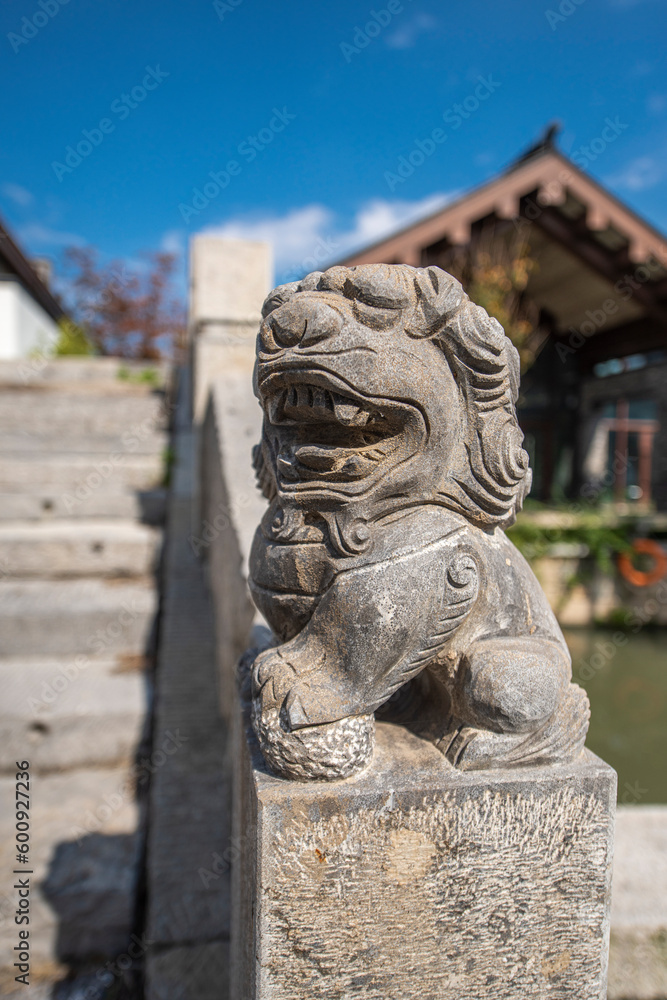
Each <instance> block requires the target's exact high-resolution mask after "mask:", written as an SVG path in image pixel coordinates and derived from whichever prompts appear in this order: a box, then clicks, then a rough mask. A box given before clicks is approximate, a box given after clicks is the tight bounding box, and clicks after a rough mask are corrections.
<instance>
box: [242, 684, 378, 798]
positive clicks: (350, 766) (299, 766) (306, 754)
mask: <svg viewBox="0 0 667 1000" xmlns="http://www.w3.org/2000/svg"><path fill="white" fill-rule="evenodd" d="M252 724H253V729H254V730H255V734H256V736H257V739H258V741H259V745H260V748H261V751H262V754H263V755H264V759H265V760H266V762H267V764H269V766H270V767H271V769H272V770H273V771H275V773H276V774H279V775H280V776H281V777H283V778H290V779H292V780H293V781H313V780H315V781H336V780H337V779H339V778H349V777H350V776H351V775H352V774H356V773H357V772H358V771H361V770H363V768H365V767H366V766H367V765H368V764H369V763H370V760H371V758H372V756H373V748H374V746H375V717H374V716H373V715H356V716H348V717H347V718H345V719H339V720H338V721H337V722H329V723H326V724H325V725H322V726H307V727H304V728H302V729H296V730H291V729H290V728H289V724H288V722H287V717H286V715H285V712H284V711H280V710H279V709H278V708H276V707H273V708H269V709H264V710H263V711H262V709H261V706H260V704H259V701H258V699H254V700H253V712H252Z"/></svg>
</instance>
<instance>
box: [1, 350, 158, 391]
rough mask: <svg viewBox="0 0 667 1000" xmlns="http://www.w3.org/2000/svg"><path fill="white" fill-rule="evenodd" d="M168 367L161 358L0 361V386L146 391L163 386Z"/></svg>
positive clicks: (72, 358) (38, 358)
mask: <svg viewBox="0 0 667 1000" xmlns="http://www.w3.org/2000/svg"><path fill="white" fill-rule="evenodd" d="M169 377H170V366H169V365H168V364H167V363H166V362H162V361H128V360H125V359H124V358H86V357H79V358H76V357H69V358H67V357H63V358H51V359H49V358H45V357H36V358H22V359H20V360H16V361H0V387H3V388H6V387H15V388H19V389H21V388H25V387H32V388H36V389H40V388H42V389H49V388H54V387H56V388H57V387H59V386H61V385H67V386H68V387H69V388H71V389H72V390H73V391H82V392H89V391H91V388H90V387H91V385H94V390H93V391H96V392H99V390H100V388H103V389H104V391H105V392H106V391H109V390H111V391H118V392H130V391H132V390H143V391H146V392H148V391H150V390H151V389H153V388H155V387H156V386H164V385H165V384H167V382H168V380H169Z"/></svg>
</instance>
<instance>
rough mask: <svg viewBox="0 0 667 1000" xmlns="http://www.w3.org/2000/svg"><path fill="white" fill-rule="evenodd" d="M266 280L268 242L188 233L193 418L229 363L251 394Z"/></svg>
mask: <svg viewBox="0 0 667 1000" xmlns="http://www.w3.org/2000/svg"><path fill="white" fill-rule="evenodd" d="M271 281H272V254H271V247H270V246H269V244H268V243H257V242H254V241H251V240H230V239H221V238H220V237H218V236H205V235H199V236H195V237H193V239H192V242H191V244H190V316H189V323H188V325H189V329H190V340H191V347H192V366H193V373H194V386H193V407H194V417H195V422H196V423H199V422H200V421H201V420H202V418H203V416H204V411H205V408H206V400H207V398H208V392H209V389H210V387H211V385H212V383H213V382H214V381H215V380H216V379H218V378H220V377H221V376H224V375H225V374H227V373H228V372H229V370H230V367H231V368H236V369H239V370H240V371H241V372H242V373H243V378H244V385H245V387H246V391H247V393H248V395H249V396H252V389H251V378H252V368H253V364H254V361H255V337H256V336H257V328H258V326H259V324H260V322H261V313H262V302H263V301H264V298H265V296H266V295H267V293H268V292H269V290H270V288H271ZM253 443H255V442H253Z"/></svg>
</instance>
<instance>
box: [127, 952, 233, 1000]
mask: <svg viewBox="0 0 667 1000" xmlns="http://www.w3.org/2000/svg"><path fill="white" fill-rule="evenodd" d="M228 952H229V944H228V943H227V942H226V941H213V942H211V943H210V944H199V945H192V946H190V947H184V948H171V949H169V951H164V952H158V953H157V954H155V955H149V957H148V960H147V962H146V983H147V986H146V1000H224V998H225V997H226V996H227V990H228V979H229V975H228V972H229V954H228Z"/></svg>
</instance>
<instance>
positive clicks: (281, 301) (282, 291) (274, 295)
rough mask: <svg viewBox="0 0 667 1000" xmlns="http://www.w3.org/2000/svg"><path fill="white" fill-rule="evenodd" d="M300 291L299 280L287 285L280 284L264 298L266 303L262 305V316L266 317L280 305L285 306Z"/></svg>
mask: <svg viewBox="0 0 667 1000" xmlns="http://www.w3.org/2000/svg"><path fill="white" fill-rule="evenodd" d="M298 291H299V282H298V281H290V282H289V283H288V284H286V285H278V287H277V288H274V289H273V291H272V292H269V294H268V295H267V296H266V298H265V299H264V305H263V306H262V318H263V319H266V317H267V316H268V315H269V313H272V312H273V310H274V309H278V308H279V306H284V305H285V303H286V302H289V300H290V299H291V298H293V297H294V296H295V295H296V293H297V292H298Z"/></svg>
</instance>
